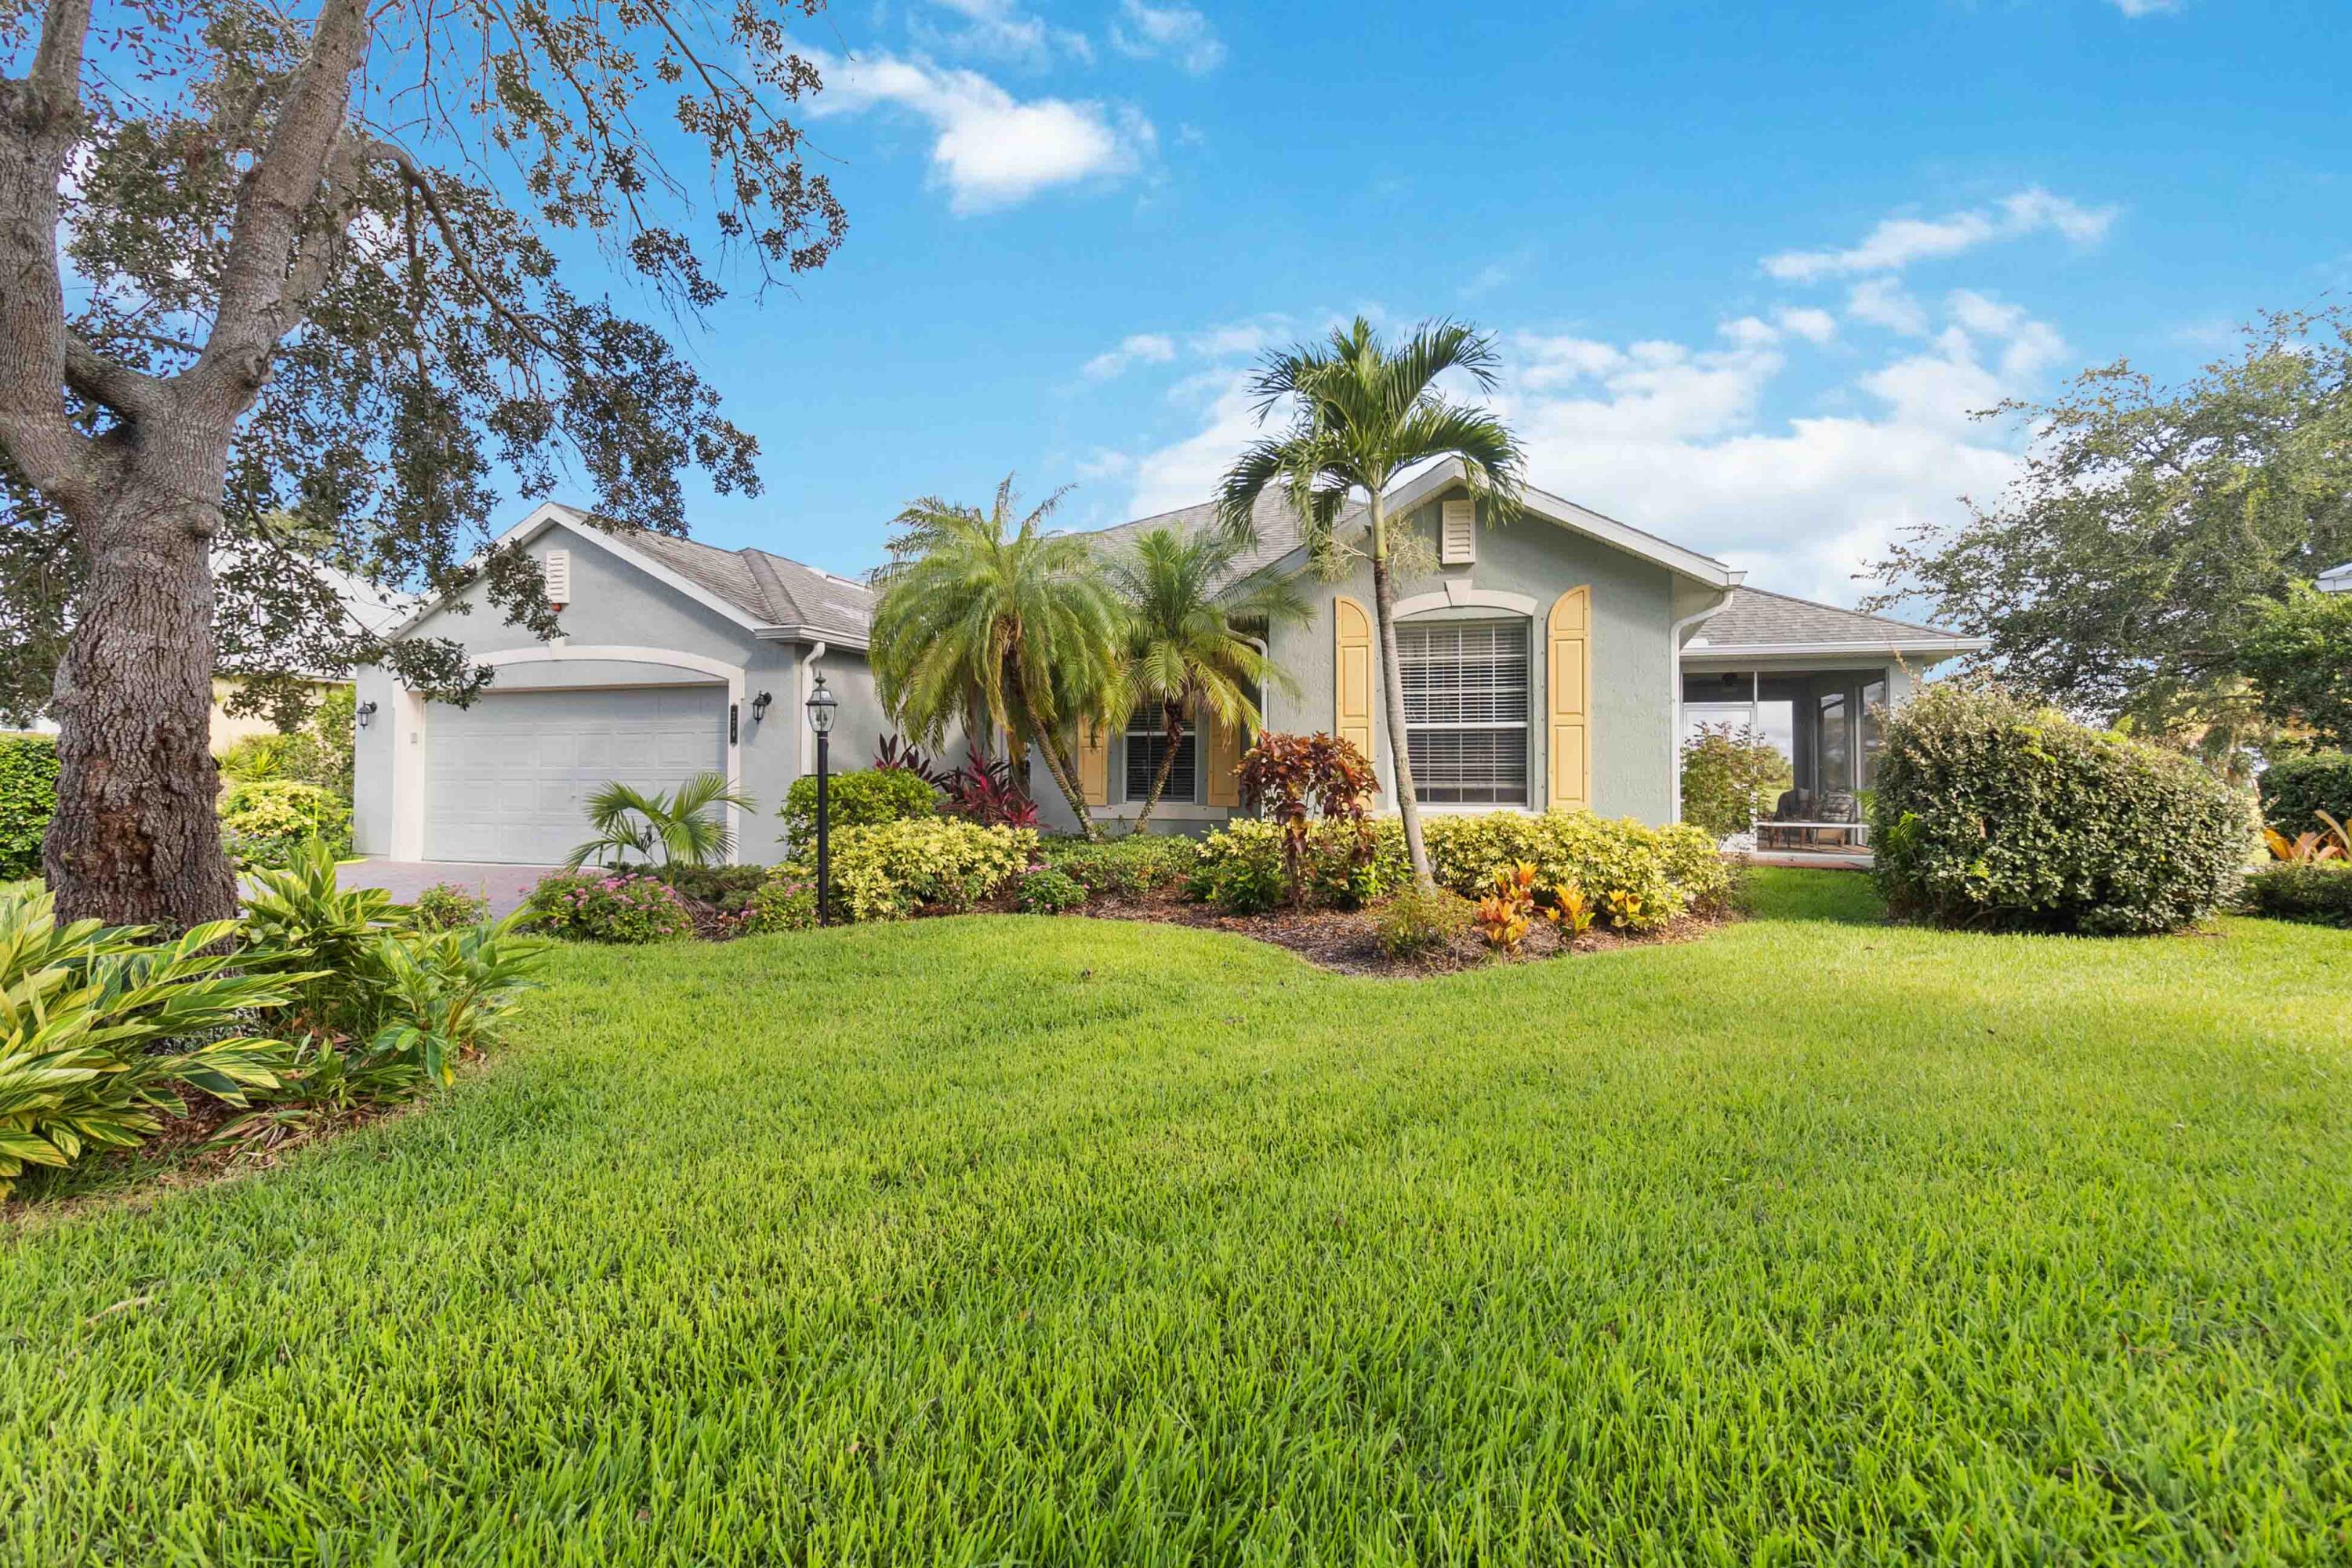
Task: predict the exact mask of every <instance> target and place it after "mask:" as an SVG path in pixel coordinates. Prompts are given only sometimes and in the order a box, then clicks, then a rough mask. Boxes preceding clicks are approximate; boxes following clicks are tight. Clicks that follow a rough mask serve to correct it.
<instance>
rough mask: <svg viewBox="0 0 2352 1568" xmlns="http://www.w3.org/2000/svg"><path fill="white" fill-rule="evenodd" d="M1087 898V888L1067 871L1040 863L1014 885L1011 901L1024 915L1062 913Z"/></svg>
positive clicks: (1074, 907) (1072, 908)
mask: <svg viewBox="0 0 2352 1568" xmlns="http://www.w3.org/2000/svg"><path fill="white" fill-rule="evenodd" d="M1086 901H1087V890H1086V889H1085V888H1083V887H1081V886H1079V884H1078V879H1076V878H1075V877H1073V876H1071V875H1070V874H1069V873H1068V872H1067V871H1062V870H1057V869H1055V868H1054V867H1051V866H1040V867H1038V868H1036V869H1034V870H1032V871H1028V872H1025V873H1024V874H1023V876H1022V878H1021V880H1020V881H1019V882H1017V883H1016V884H1014V886H1013V907H1014V908H1015V909H1018V910H1020V911H1021V912H1022V913H1023V914H1024V915H1066V914H1068V913H1069V912H1070V911H1071V910H1075V909H1076V908H1078V907H1079V906H1080V905H1082V904H1084V903H1085V902H1086Z"/></svg>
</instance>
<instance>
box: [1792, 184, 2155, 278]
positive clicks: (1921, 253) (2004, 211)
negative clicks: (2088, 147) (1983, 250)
mask: <svg viewBox="0 0 2352 1568" xmlns="http://www.w3.org/2000/svg"><path fill="white" fill-rule="evenodd" d="M2115 219H2116V209H2115V208H2113V207H2086V206H2083V205H2080V204H2078V203H2075V202H2071V201H2068V200H2067V199H2066V198H2065V197H2063V196H2057V195H2051V193H2049V192H2048V191H2045V190H2043V189H2042V187H2041V186H2039V185H2032V186H2029V187H2027V188H2026V189H2024V190H2021V191H2019V192H2016V193H2015V194H2014V195H2009V196H2005V197H2003V198H2002V199H2001V200H2000V201H1999V202H1997V203H1995V204H1994V205H1991V206H1989V207H1971V208H1968V209H1966V210H1964V211H1961V212H1956V213H1947V214H1946V215H1945V216H1942V217H1937V218H1921V217H1889V218H1882V219H1880V220H1879V223H1878V225H1877V226H1876V227H1874V228H1873V229H1872V230H1871V231H1870V232H1869V233H1868V234H1867V235H1865V236H1864V237H1863V239H1862V243H1860V244H1859V245H1855V246H1853V247H1849V248H1847V249H1843V250H1784V251H1782V252H1780V254H1779V255H1777V256H1768V257H1766V258H1764V270H1765V271H1766V272H1768V273H1769V274H1770V275H1771V276H1773V277H1775V278H1778V279H1782V280H1783V281H1785V282H1790V283H1812V282H1818V281H1819V280H1821V279H1824V278H1835V277H1841V276H1847V277H1850V276H1852V275H1853V274H1855V273H1859V272H1896V271H1900V270H1901V269H1902V268H1905V267H1907V266H1909V265H1910V264H1911V263H1913V262H1915V261H1925V260H1931V259H1934V258H1939V257H1947V256H1958V254H1960V253H1961V252H1962V251H1964V250H1972V249H1974V248H1975V247H1978V246H1980V245H1986V244H1990V243H1991V242H1993V241H1995V240H2003V239H2019V238H2022V237H2025V236H2027V235H2030V234H2038V233H2041V232H2043V231H2045V230H2055V231H2056V232H2058V233H2059V234H2062V235H2063V236H2064V237H2066V238H2068V239H2070V240H2073V241H2074V243H2076V244H2078V245H2088V244H2091V243H2094V242H2095V241H2096V240H2098V239H2100V238H2102V237H2105V234H2106V232H2107V229H2108V227H2109V226H2111V225H2113V224H2114V222H2115Z"/></svg>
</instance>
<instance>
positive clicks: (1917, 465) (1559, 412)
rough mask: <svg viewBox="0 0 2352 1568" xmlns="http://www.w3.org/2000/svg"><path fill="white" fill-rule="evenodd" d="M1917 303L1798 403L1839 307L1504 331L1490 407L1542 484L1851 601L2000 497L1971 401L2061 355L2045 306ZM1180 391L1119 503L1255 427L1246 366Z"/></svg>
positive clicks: (1210, 474) (1997, 472) (1206, 482)
mask: <svg viewBox="0 0 2352 1568" xmlns="http://www.w3.org/2000/svg"><path fill="white" fill-rule="evenodd" d="M1909 304H1910V308H1911V310H1914V311H1916V313H1917V327H1918V331H1916V333H1912V334H1909V335H1907V336H1906V337H1905V338H1902V339H1899V340H1895V341H1893V342H1890V341H1889V340H1888V339H1886V338H1885V337H1883V336H1882V337H1878V338H1876V340H1875V341H1876V342H1879V343H1880V344H1881V345H1884V346H1885V349H1886V352H1885V353H1883V354H1882V355H1881V356H1879V357H1878V358H1877V359H1876V360H1874V362H1872V363H1869V364H1868V365H1867V366H1866V368H1864V370H1863V371H1862V373H1861V374H1856V375H1853V376H1850V377H1849V378H1847V379H1846V380H1845V381H1844V382H1843V384H1841V385H1840V386H1839V387H1838V388H1837V389H1836V390H1835V392H1834V393H1833V394H1832V395H1831V396H1830V397H1828V398H1827V399H1826V401H1825V402H1824V404H1823V405H1822V408H1823V411H1822V412H1820V413H1813V414H1808V415H1805V416H1801V417H1796V418H1788V419H1782V418H1775V417H1769V416H1766V415H1765V413H1764V412H1763V411H1764V409H1765V408H1766V407H1767V406H1768V405H1769V399H1770V397H1771V395H1772V393H1773V391H1774V389H1775V385H1776V383H1778V382H1779V380H1780V378H1781V377H1782V376H1783V375H1784V374H1787V373H1788V372H1789V371H1790V365H1791V363H1792V356H1795V355H1799V354H1804V355H1812V354H1815V353H1816V352H1817V351H1818V350H1819V349H1820V348H1821V347H1822V345H1825V344H1829V343H1832V342H1836V340H1837V327H1838V323H1837V322H1836V321H1832V320H1826V319H1818V318H1826V316H1827V312H1815V313H1813V314H1811V315H1801V314H1799V313H1798V312H1795V311H1790V310H1771V311H1768V312H1762V313H1759V315H1755V316H1740V317H1736V318H1732V319H1730V320H1727V321H1725V322H1724V323H1723V325H1722V327H1721V328H1720V329H1719V331H1718V333H1717V337H1716V339H1715V340H1714V341H1713V342H1708V343H1701V344H1688V343H1681V342H1668V341H1663V340H1655V339H1652V340H1635V341H1630V342H1608V341H1603V340H1601V339H1597V338H1591V337H1581V336H1576V335H1572V334H1560V335H1543V334H1536V333H1528V332H1520V333H1516V334H1510V335H1507V337H1506V339H1505V341H1504V343H1503V357H1504V361H1505V365H1506V373H1507V374H1506V378H1505V382H1504V384H1503V386H1502V387H1501V389H1500V391H1499V393H1498V394H1497V395H1496V398H1495V399H1494V405H1495V406H1496V409H1497V410H1498V411H1499V412H1501V413H1502V414H1503V415H1504V416H1506V417H1507V418H1508V419H1509V420H1510V422H1511V424H1512V426H1514V428H1516V429H1517V431H1518V433H1519V436H1520V438H1521V439H1522V440H1523V441H1524V442H1525V443H1526V445H1527V447H1528V473H1529V477H1530V478H1531V479H1533V480H1534V481H1535V482H1536V483H1538V484H1539V485H1541V486H1542V487H1543V488H1545V489H1549V490H1552V491H1555V492H1557V493H1559V494H1561V495H1565V496H1568V497H1570V498H1571V499H1573V500H1578V501H1580V502H1582V503H1584V504H1585V505H1588V506H1591V507H1592V508H1594V509H1595V510H1600V511H1602V512H1605V513H1608V514H1610V515H1612V516H1614V517H1618V518H1622V519H1623V520H1624V521H1627V522H1630V523H1632V524H1633V525H1634V526H1636V527H1639V528H1643V529H1647V530H1650V531H1654V532H1657V533H1661V534H1664V536H1665V537H1667V538H1669V539H1673V540H1675V541H1676V542H1680V543H1685V544H1688V545H1690V546H1692V547H1694V548H1696V549H1699V550H1705V551H1706V552H1710V553H1712V554H1715V555H1718V556H1721V557H1722V558H1724V559H1725V560H1727V561H1729V562H1730V563H1732V564H1734V565H1738V566H1744V567H1746V568H1748V570H1749V571H1751V572H1752V573H1753V574H1754V576H1753V577H1752V578H1751V581H1754V582H1755V583H1756V584H1758V585H1759V586H1760V587H1770V588H1778V589H1780V590H1782V591H1784V592H1789V593H1796V594H1802V595H1808V596H1811V597H1815V598H1822V599H1830V600H1834V601H1838V602H1842V603H1848V604H1850V603H1852V602H1853V600H1854V599H1855V598H1856V597H1858V596H1859V595H1861V594H1862V593H1863V592H1864V591H1865V585H1864V584H1859V583H1857V582H1855V581H1854V576H1855V574H1856V573H1857V572H1858V571H1860V569H1861V568H1862V567H1863V566H1864V564H1865V563H1868V562H1869V561H1872V560H1874V559H1876V558H1877V557H1879V556H1880V555H1881V554H1883V553H1884V552H1885V547H1886V545H1887V544H1888V543H1889V542H1891V541H1892V540H1893V539H1894V538H1895V536H1896V535H1898V534H1899V533H1901V532H1902V531H1905V530H1906V529H1908V528H1910V527H1912V526H1914V525H1916V524H1917V523H1920V522H1927V521H1937V522H1942V521H1953V520H1955V519H1957V518H1958V516H1960V515H1961V514H1960V509H1959V504H1958V497H1959V496H1961V495H1963V494H1969V495H1974V496H1978V497H1981V498H1986V499H1990V498H1991V497H1992V496H1994V495H1996V494H1998V493H1999V491H2000V489H2001V488H2002V487H2003V486H2004V485H2006V484H2007V483H2008V481H2009V480H2010V479H2011V478H2012V477H2013V476H2014V475H2015V473H2016V471H2017V464H2018V454H2017V450H2016V447H2015V445H2014V432H2013V430H2011V428H2009V427H2007V426H2000V425H1988V424H1984V423H1980V422H1976V421H1972V420H1971V419H1970V418H1969V415H1970V414H1971V413H1973V412H1974V411H1975V410H1977V409H1979V408H1983V407H1986V406H1989V405H1991V404H1994V403H1997V402H1999V401H2000V400H2001V399H2002V398H2004V397H2009V396H2012V395H2032V393H2034V392H2035V391H2036V390H2038V388H2039V386H2040V382H2039V379H2038V378H2039V377H2041V376H2042V375H2043V374H2045V373H2046V372H2047V371H2048V370H2049V369H2050V368H2051V367H2052V366H2053V365H2054V364H2055V363H2057V361H2058V359H2059V357H2060V356H2061V355H2063V353H2064V345H2063V342H2062V341H2061V340H2060V339H2059V337H2058V334H2057V333H2056V331H2054V330H2053V329H2052V328H2051V327H2050V326H2049V325H2048V324H2047V323H2045V322H2042V321H2038V320H2036V319H2034V318H2033V317H2032V316H2031V315H2029V314H2028V313H2027V312H2025V311H2024V310H2020V309H2018V308H2017V307H2015V306H2013V305H2011V304H2008V303H2006V302H2004V301H2001V300H1995V299H1993V298H1991V297H1990V296H1988V295H1985V294H1982V293H1979V292H1976V291H1972V290H1967V289H1961V290H1956V291H1954V292H1953V293H1952V294H1950V295H1949V296H1948V298H1947V299H1945V300H1943V301H1942V304H1941V306H1940V307H1939V308H1938V309H1937V310H1935V311H1933V313H1932V314H1931V311H1930V310H1929V308H1928V307H1926V306H1923V305H1920V304H1918V303H1917V302H1916V301H1909ZM1202 336H1206V334H1203V335H1202ZM1197 342H1198V340H1192V341H1189V342H1187V343H1186V344H1185V348H1186V350H1187V351H1189V352H1190V353H1193V354H1199V353H1201V351H1200V349H1199V348H1198V347H1197V346H1196V344H1197ZM1849 349H1850V345H1849V346H1847V347H1841V348H1840V349H1838V350H1837V351H1835V352H1836V353H1837V354H1838V355H1839V356H1840V358H1841V359H1842V358H1843V355H1844V354H1845V353H1848V352H1849ZM1203 357H1204V358H1205V357H1206V356H1203ZM1809 363H1818V362H1809ZM1829 363H1839V361H1838V360H1832V361H1831V362H1829ZM1171 400H1172V401H1174V402H1175V404H1176V405H1178V406H1179V408H1181V410H1182V411H1183V413H1184V415H1185V417H1186V419H1187V423H1188V426H1190V428H1191V432H1192V433H1190V434H1187V435H1184V436H1182V437H1180V438H1178V439H1176V440H1173V441H1171V442H1169V443H1167V444H1166V445H1163V446H1161V447H1158V448H1156V449H1153V450H1149V451H1144V452H1140V453H1139V454H1138V455H1137V456H1136V457H1135V458H1134V459H1133V465H1132V468H1131V470H1129V474H1130V478H1131V482H1132V485H1133V491H1132V496H1131V500H1130V503H1129V510H1127V511H1126V512H1125V513H1124V515H1126V516H1129V517H1139V516H1146V515H1149V514H1150V513H1153V512H1158V511H1165V510H1171V509H1172V508H1175V507H1179V506H1184V505H1189V504H1192V503H1194V502H1197V501H1200V500H1204V499H1206V498H1207V497H1208V496H1209V495H1210V494H1211V493H1212V491H1213V488H1214V486H1215V484H1216V481H1217V479H1218V478H1219V476H1221V475H1222V474H1223V472H1224V470H1225V468H1226V466H1227V465H1228V464H1230V463H1231V462H1232V461H1233V459H1234V455H1235V454H1236V453H1237V452H1239V451H1240V450H1241V449H1242V447H1243V446H1244V444H1245V443H1246V442H1248V441H1250V440H1252V439H1253V438H1255V437H1256V436H1258V435H1259V434H1260V427H1259V426H1258V424H1257V420H1256V416H1255V403H1254V401H1253V399H1252V398H1251V397H1250V395H1249V392H1248V381H1247V372H1246V370H1245V369H1244V368H1243V367H1241V366H1238V365H1235V364H1233V363H1215V364H1211V365H1207V366H1205V367H1204V368H1202V369H1199V370H1193V371H1188V372H1187V373H1185V374H1183V375H1182V376H1181V378H1180V379H1179V381H1178V383H1177V384H1176V385H1175V387H1174V388H1172V389H1171Z"/></svg>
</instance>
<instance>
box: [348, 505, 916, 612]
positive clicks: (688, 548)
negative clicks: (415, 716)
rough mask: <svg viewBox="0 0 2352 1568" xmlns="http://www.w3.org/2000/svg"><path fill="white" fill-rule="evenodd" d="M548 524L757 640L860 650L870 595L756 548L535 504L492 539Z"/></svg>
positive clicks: (524, 534)
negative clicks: (607, 522)
mask: <svg viewBox="0 0 2352 1568" xmlns="http://www.w3.org/2000/svg"><path fill="white" fill-rule="evenodd" d="M549 526H555V527H560V528H562V529H565V530H567V531H570V532H572V533H573V534H575V535H577V536H579V537H580V538H581V539H583V540H585V541H587V542H590V543H592V544H594V545H598V546H600V547H602V548H604V549H605V550H609V551H611V552H613V553H614V554H615V555H618V556H621V557H622V558H623V559H625V560H628V561H632V562H635V563H636V564H637V565H638V566H640V567H642V568H644V569H645V570H646V572H647V573H648V574H651V575H652V576H654V577H655V578H656V579H658V580H660V581H662V582H666V583H668V584H671V585H672V586H673V587H676V588H677V589H679V590H681V591H682V592H684V593H685V594H686V595H688V597H689V598H694V599H698V600H700V601H701V602H702V603H704V604H706V605H709V606H710V607H711V608H712V609H714V610H717V611H718V612H719V614H721V615H723V616H727V617H728V618H729V619H730V620H732V621H735V622H736V623H737V624H739V625H740V626H743V627H745V628H746V629H747V630H750V631H751V632H754V633H756V634H757V635H759V636H761V637H777V638H793V639H799V640H813V641H825V642H840V643H844V644H846V645H848V646H850V647H859V648H862V647H865V646H866V628H867V626H868V624H869V623H870V622H871V621H872V619H873V614H874V591H873V590H872V589H871V588H868V587H867V586H866V584H863V583H857V582H853V581H851V580H850V579H848V578H846V577H836V576H835V575H834V574H832V573H830V572H820V571H818V570H817V569H816V568H815V567H814V566H804V565H803V564H802V563H800V562H797V561H792V560H787V559H786V558H785V557H783V556H782V555H773V554H771V553H769V552H767V551H764V550H751V549H744V550H721V549H720V548H719V547H718V546H717V545H715V544H704V543H701V542H698V541H696V540H691V539H677V538H673V537H672V536H670V535H669V534H666V533H654V532H650V531H646V530H644V529H635V528H606V527H603V526H600V525H599V524H598V522H597V521H596V518H595V514H593V512H587V511H583V510H581V509H580V508H578V507H572V506H565V505H564V504H562V502H561V501H546V502H543V503H541V505H540V506H539V507H538V508H536V509H535V510H533V511H532V512H531V514H530V516H529V517H526V518H524V519H523V520H522V521H520V522H519V523H517V524H516V525H515V526H514V527H512V528H510V529H509V530H508V531H506V532H505V533H504V534H502V535H500V536H499V537H500V538H501V540H506V539H518V538H529V537H530V536H532V535H535V534H537V533H538V532H539V531H541V530H542V529H544V528H547V527H549ZM440 603H441V601H440V600H438V599H436V600H433V601H431V602H429V603H426V604H423V605H418V606H417V607H416V609H415V613H414V614H412V615H410V616H408V617H407V619H406V620H404V622H402V624H401V625H400V626H398V627H397V628H395V630H394V635H395V636H397V635H399V634H401V633H404V632H406V631H408V630H409V629H410V628H412V627H414V626H415V625H416V624H417V623H418V622H420V621H422V620H423V619H424V618H425V616H428V615H430V614H431V613H432V612H433V611H434V610H435V609H436V608H438V607H439V605H440Z"/></svg>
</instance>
